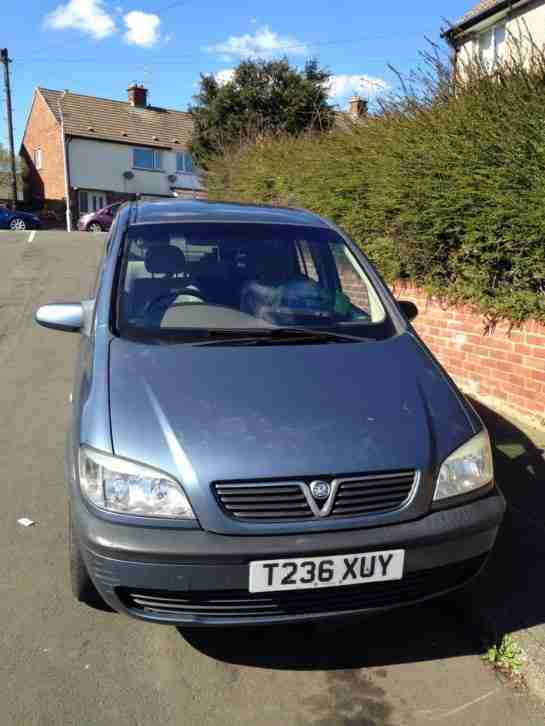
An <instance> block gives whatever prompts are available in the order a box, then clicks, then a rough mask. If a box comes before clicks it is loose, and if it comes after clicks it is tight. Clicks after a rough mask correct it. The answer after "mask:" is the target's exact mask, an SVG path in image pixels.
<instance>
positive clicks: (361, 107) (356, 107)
mask: <svg viewBox="0 0 545 726" xmlns="http://www.w3.org/2000/svg"><path fill="white" fill-rule="evenodd" d="M348 103H349V107H348V108H349V110H348V113H349V114H350V117H351V118H353V119H354V120H356V119H358V118H362V116H367V106H368V103H367V101H365V100H364V99H363V98H360V97H359V96H352V98H351V99H349V101H348Z"/></svg>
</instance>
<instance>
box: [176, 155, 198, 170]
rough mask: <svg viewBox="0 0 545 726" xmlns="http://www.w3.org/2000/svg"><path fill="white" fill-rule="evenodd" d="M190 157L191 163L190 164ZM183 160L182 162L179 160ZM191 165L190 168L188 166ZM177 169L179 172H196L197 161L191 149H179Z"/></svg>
mask: <svg viewBox="0 0 545 726" xmlns="http://www.w3.org/2000/svg"><path fill="white" fill-rule="evenodd" d="M188 159H189V160H190V162H191V164H188ZM180 161H181V162H182V163H181V164H180V163H179V162H180ZM188 166H190V168H189V169H188V168H187V167H188ZM176 171H177V172H178V173H179V174H194V173H195V162H194V161H193V157H192V156H191V154H190V153H189V151H177V152H176Z"/></svg>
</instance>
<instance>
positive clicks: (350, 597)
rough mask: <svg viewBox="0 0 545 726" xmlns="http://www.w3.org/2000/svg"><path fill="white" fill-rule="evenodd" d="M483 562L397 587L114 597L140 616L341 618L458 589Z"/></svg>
mask: <svg viewBox="0 0 545 726" xmlns="http://www.w3.org/2000/svg"><path fill="white" fill-rule="evenodd" d="M485 559H486V556H485V555H483V556H481V557H476V558H473V559H471V560H466V561H464V562H460V563H456V564H453V565H446V566H444V567H436V568H434V569H430V570H421V571H419V572H410V573H408V574H406V575H405V577H404V578H403V580H400V581H397V582H385V583H372V584H369V585H357V586H353V587H352V586H347V587H337V588H323V589H319V590H301V591H299V592H297V591H295V592H293V591H292V592H285V593H283V592H278V593H267V594H266V595H265V594H264V595H260V594H252V593H250V592H248V591H246V590H225V591H221V590H220V591H217V592H168V591H160V590H129V589H126V588H120V589H118V590H117V594H118V596H119V597H120V599H121V601H122V602H123V603H124V605H125V606H126V607H128V608H129V609H131V610H134V611H136V612H140V613H141V614H142V615H144V614H149V615H156V616H165V617H167V618H168V617H171V618H175V617H176V616H177V617H183V616H201V617H205V618H209V619H214V618H216V619H220V618H238V619H240V620H241V621H243V620H244V619H245V618H256V617H274V616H277V617H282V616H289V615H306V614H312V613H322V614H323V613H342V612H350V611H359V610H367V609H372V608H383V607H391V606H395V605H404V604H407V603H411V602H414V601H417V600H421V599H424V598H427V597H431V596H432V595H436V594H438V593H441V592H444V591H446V590H450V589H452V588H455V587H458V586H459V585H463V584H464V583H465V582H467V581H468V580H469V579H471V578H472V577H473V576H474V575H476V574H477V572H478V571H479V570H480V569H481V567H482V565H483V564H484V561H485Z"/></svg>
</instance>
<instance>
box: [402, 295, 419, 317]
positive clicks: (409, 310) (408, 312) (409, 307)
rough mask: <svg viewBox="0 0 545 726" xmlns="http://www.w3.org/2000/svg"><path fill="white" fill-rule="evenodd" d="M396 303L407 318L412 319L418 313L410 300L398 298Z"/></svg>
mask: <svg viewBox="0 0 545 726" xmlns="http://www.w3.org/2000/svg"><path fill="white" fill-rule="evenodd" d="M397 304H398V305H399V307H400V308H401V311H402V313H403V314H404V315H405V317H406V318H407V319H408V320H414V319H415V318H416V316H417V315H418V308H417V307H416V305H415V304H414V303H413V302H411V301H410V300H398V301H397Z"/></svg>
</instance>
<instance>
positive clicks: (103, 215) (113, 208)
mask: <svg viewBox="0 0 545 726" xmlns="http://www.w3.org/2000/svg"><path fill="white" fill-rule="evenodd" d="M120 206H121V202H117V204H109V205H108V206H107V207H103V208H102V209H97V211H96V212H89V213H88V214H82V215H81V217H80V218H79V221H78V229H79V231H80V232H107V231H108V230H109V229H110V227H111V226H112V222H113V221H114V217H115V215H116V214H117V211H118V209H119V207H120Z"/></svg>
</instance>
